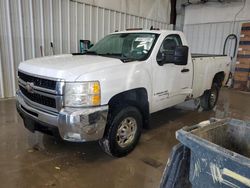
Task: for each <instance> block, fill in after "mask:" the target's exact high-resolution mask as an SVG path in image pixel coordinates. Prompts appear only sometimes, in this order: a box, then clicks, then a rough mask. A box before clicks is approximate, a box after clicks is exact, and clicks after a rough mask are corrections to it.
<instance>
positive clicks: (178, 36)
mask: <svg viewBox="0 0 250 188" xmlns="http://www.w3.org/2000/svg"><path fill="white" fill-rule="evenodd" d="M169 36H177V37H179V38H180V42H181V45H180V46H183V42H182V39H181V36H180V35H179V34H177V33H176V34H169V35H167V36H166V37H165V38H164V39H163V41H162V43H161V45H160V47H159V49H158V52H157V54H156V57H155V60H156V62H157V55H158V53H159V52H160V49H161V47H162V45H163V42H164V41H165V40H166V38H167V37H169ZM157 64H158V62H157ZM168 64H174V63H168ZM158 65H159V64H158ZM159 66H161V65H159Z"/></svg>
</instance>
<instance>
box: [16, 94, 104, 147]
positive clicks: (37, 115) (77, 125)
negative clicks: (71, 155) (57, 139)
mask: <svg viewBox="0 0 250 188" xmlns="http://www.w3.org/2000/svg"><path fill="white" fill-rule="evenodd" d="M16 98H17V110H18V112H19V113H20V115H21V117H22V118H23V119H24V123H25V122H26V121H25V120H26V119H27V118H29V119H31V121H32V122H34V124H35V123H36V124H41V125H43V126H48V125H49V126H50V127H53V128H57V129H58V131H59V133H60V136H61V137H62V139H64V140H67V141H73V142H86V141H94V140H99V139H101V138H102V137H103V134H104V130H105V126H106V122H107V115H108V106H107V105H106V106H100V107H91V108H63V109H62V110H61V111H60V112H59V113H55V112H51V111H46V110H45V109H39V108H37V107H33V105H32V104H31V103H29V101H28V100H25V97H24V96H23V95H22V93H21V92H20V91H18V92H17V94H16Z"/></svg>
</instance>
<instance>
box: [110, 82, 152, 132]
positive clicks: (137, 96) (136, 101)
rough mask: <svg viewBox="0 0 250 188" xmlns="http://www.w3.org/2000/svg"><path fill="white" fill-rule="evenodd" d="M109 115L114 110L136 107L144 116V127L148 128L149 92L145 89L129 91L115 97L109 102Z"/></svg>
mask: <svg viewBox="0 0 250 188" xmlns="http://www.w3.org/2000/svg"><path fill="white" fill-rule="evenodd" d="M108 105H109V114H112V113H113V112H114V110H116V109H121V108H123V107H125V106H134V107H136V108H137V109H138V110H139V111H140V112H141V115H142V118H143V127H144V128H145V127H147V126H148V123H149V116H150V115H149V114H150V113H149V101H148V93H147V90H146V89H145V88H143V87H141V88H135V89H131V90H127V91H124V92H121V93H118V94H116V95H114V96H113V97H112V98H111V99H110V100H109V102H108Z"/></svg>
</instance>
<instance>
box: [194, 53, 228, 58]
mask: <svg viewBox="0 0 250 188" xmlns="http://www.w3.org/2000/svg"><path fill="white" fill-rule="evenodd" d="M191 56H192V58H198V57H221V56H227V55H223V54H196V53H194V54H191Z"/></svg>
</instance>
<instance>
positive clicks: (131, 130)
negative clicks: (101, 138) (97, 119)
mask: <svg viewBox="0 0 250 188" xmlns="http://www.w3.org/2000/svg"><path fill="white" fill-rule="evenodd" d="M136 131H137V122H136V120H135V119H134V118H133V117H127V118H125V119H124V120H123V121H122V122H121V123H120V125H119V127H118V130H117V134H116V141H117V144H118V145H119V146H120V147H122V148H124V147H127V146H129V145H130V144H131V143H132V142H133V141H134V139H135V134H136Z"/></svg>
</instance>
